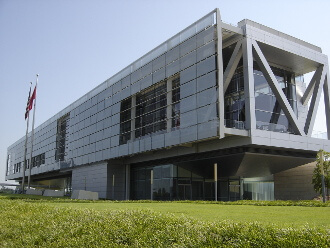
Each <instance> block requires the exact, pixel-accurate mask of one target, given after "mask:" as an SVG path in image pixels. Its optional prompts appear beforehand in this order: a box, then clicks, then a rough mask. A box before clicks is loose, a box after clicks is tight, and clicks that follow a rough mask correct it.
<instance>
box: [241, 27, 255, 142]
mask: <svg viewBox="0 0 330 248" xmlns="http://www.w3.org/2000/svg"><path fill="white" fill-rule="evenodd" d="M245 32H246V31H245ZM242 45H243V47H242V48H243V74H244V96H245V128H246V129H248V130H250V136H252V134H253V133H254V131H255V129H256V113H255V96H254V76H253V54H252V40H251V38H248V37H246V38H244V39H243V44H242Z"/></svg>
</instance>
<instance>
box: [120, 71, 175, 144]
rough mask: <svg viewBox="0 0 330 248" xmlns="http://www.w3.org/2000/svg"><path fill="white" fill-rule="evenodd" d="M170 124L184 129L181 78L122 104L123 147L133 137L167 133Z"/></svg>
mask: <svg viewBox="0 0 330 248" xmlns="http://www.w3.org/2000/svg"><path fill="white" fill-rule="evenodd" d="M168 89H169V91H168ZM168 101H169V102H168ZM167 113H172V114H171V115H170V116H167ZM168 125H169V128H171V127H172V128H173V127H179V126H180V77H179V76H175V77H172V78H170V79H168V80H164V81H160V82H158V83H156V84H154V85H152V86H151V87H149V88H147V89H145V90H143V91H141V92H139V93H137V94H136V95H134V96H131V97H129V98H127V99H125V100H123V101H122V102H121V105H120V136H119V144H120V145H122V144H126V143H127V141H128V140H130V139H131V138H132V137H134V138H139V137H142V136H145V135H148V134H151V133H156V132H162V131H165V130H167V127H168Z"/></svg>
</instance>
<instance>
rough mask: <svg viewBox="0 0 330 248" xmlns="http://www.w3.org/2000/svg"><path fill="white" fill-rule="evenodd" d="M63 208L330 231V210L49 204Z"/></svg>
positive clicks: (215, 206) (136, 203)
mask: <svg viewBox="0 0 330 248" xmlns="http://www.w3.org/2000/svg"><path fill="white" fill-rule="evenodd" d="M48 204H50V205H53V206H61V207H73V208H87V209H95V210H122V209H129V210H135V209H138V210H140V209H150V210H153V211H156V212H160V213H172V214H175V215H177V216H180V215H185V216H187V217H192V218H196V219H198V220H203V221H222V220H232V221H235V222H253V221H258V222H260V223H264V224H276V225H279V226H303V225H306V224H307V225H309V226H325V227H328V228H330V207H301V206H253V205H220V204H200V203H185V202H183V203H180V202H157V203H145V202H127V203H126V202H110V201H109V202H99V203H97V202H96V203H82V202H58V203H56V202H49V203H48Z"/></svg>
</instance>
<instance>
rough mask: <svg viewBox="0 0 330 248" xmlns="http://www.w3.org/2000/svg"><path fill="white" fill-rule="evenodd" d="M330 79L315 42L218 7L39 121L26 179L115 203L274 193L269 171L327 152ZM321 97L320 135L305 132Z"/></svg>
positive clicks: (18, 150)
mask: <svg viewBox="0 0 330 248" xmlns="http://www.w3.org/2000/svg"><path fill="white" fill-rule="evenodd" d="M310 72H314V76H313V78H312V79H311V81H310V82H304V74H306V73H310ZM328 75H329V71H328V59H327V56H326V55H324V54H322V51H321V49H320V48H319V47H317V46H314V45H312V44H309V43H307V42H304V41H302V40H299V39H297V38H294V37H292V36H289V35H287V34H284V33H281V32H279V31H277V30H274V29H271V28H268V27H266V26H263V25H261V24H258V23H255V22H253V21H250V20H243V21H241V22H239V23H238V25H237V26H233V25H228V24H226V23H224V22H222V21H221V17H220V12H219V10H218V9H215V10H213V11H211V12H210V13H209V14H207V15H206V16H204V17H202V18H201V19H199V20H198V21H196V22H195V23H193V24H192V25H190V26H189V27H187V28H186V29H184V30H182V31H181V32H180V33H178V34H177V35H175V36H173V37H171V38H170V39H168V40H167V41H165V42H164V43H162V44H161V45H159V46H158V47H156V48H155V49H153V50H151V51H150V52H149V53H147V54H146V55H144V56H143V57H141V58H140V59H138V60H136V61H135V62H133V63H132V64H130V65H129V66H127V67H126V68H124V69H123V70H122V71H120V72H118V73H117V74H116V75H114V76H112V77H111V78H109V79H108V80H106V81H105V82H103V83H102V84H100V85H99V86H98V87H97V88H95V89H93V90H92V91H90V92H88V93H87V94H86V95H84V96H82V97H81V98H80V99H78V100H77V101H75V102H73V103H72V104H71V105H69V106H68V107H67V108H65V109H63V110H62V111H61V112H59V113H58V114H56V115H55V116H53V117H51V118H50V119H49V120H48V121H46V122H45V123H43V124H42V125H40V126H39V127H38V128H37V129H36V131H35V140H34V145H33V151H32V161H26V162H27V165H28V166H27V167H30V166H31V172H32V173H31V179H32V184H33V185H49V186H50V187H52V188H54V189H55V188H56V189H65V190H67V191H70V190H78V189H81V190H90V191H96V192H98V193H99V195H100V197H101V198H107V199H118V200H121V199H154V200H188V199H189V200H190V199H191V200H224V201H228V200H238V199H264V200H272V199H274V197H275V196H276V198H278V197H280V193H276V192H282V191H283V189H280V185H279V184H277V183H276V177H274V175H276V174H277V173H282V172H283V171H286V170H289V169H292V168H299V166H302V165H305V164H307V163H309V162H312V161H314V160H315V155H316V152H317V151H318V150H319V149H324V150H330V142H329V138H330V115H329V114H330V101H329V84H328ZM322 92H323V93H324V102H325V106H326V114H327V128H328V136H327V137H328V139H318V138H313V137H311V134H312V131H313V125H314V122H315V115H316V112H317V111H316V110H317V108H318V104H319V101H320V97H321V94H322ZM308 103H310V104H308ZM24 141H25V139H24V137H23V138H22V139H20V140H18V141H17V142H15V143H14V144H12V145H11V146H10V147H9V148H8V157H7V170H6V179H8V180H17V181H20V182H21V181H22V175H23V166H22V165H23V163H24ZM28 144H29V145H28V149H27V151H28V156H27V158H29V157H30V152H31V142H28ZM26 174H28V169H27V173H26ZM289 180H290V179H289ZM274 185H275V187H274ZM276 185H279V186H278V188H276ZM292 187H293V188H294V189H293V188H290V187H289V188H286V189H285V190H286V191H290V190H296V189H297V188H299V185H295V186H292ZM281 190H282V191H281Z"/></svg>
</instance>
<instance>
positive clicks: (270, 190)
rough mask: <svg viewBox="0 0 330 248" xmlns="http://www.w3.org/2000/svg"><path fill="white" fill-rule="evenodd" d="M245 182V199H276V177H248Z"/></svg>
mask: <svg viewBox="0 0 330 248" xmlns="http://www.w3.org/2000/svg"><path fill="white" fill-rule="evenodd" d="M243 182H244V193H243V199H244V200H262V201H273V200H274V179H273V176H270V177H264V178H262V177H256V178H246V179H244V180H243Z"/></svg>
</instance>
